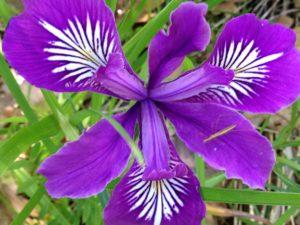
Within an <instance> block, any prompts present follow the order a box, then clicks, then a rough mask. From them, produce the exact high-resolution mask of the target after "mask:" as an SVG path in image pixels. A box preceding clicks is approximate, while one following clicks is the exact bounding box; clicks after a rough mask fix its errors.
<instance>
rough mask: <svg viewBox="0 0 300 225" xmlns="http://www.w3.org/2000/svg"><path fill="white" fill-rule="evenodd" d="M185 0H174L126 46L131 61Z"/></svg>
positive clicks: (125, 49) (126, 52)
mask: <svg viewBox="0 0 300 225" xmlns="http://www.w3.org/2000/svg"><path fill="white" fill-rule="evenodd" d="M181 2H184V0H172V1H171V2H170V3H169V4H168V5H167V6H166V7H165V8H164V9H163V10H162V11H160V12H159V13H158V14H157V16H156V17H155V18H153V19H152V20H150V21H149V22H148V23H147V24H146V25H145V26H144V27H143V28H142V29H141V30H140V31H139V32H138V33H136V34H135V35H134V36H133V37H132V38H131V39H130V40H129V41H128V42H127V43H126V44H125V46H124V51H125V54H126V56H127V59H128V60H129V62H131V63H132V62H133V61H134V60H135V59H137V58H138V56H139V54H140V53H141V52H142V51H143V50H144V49H145V47H146V46H147V45H148V43H149V42H150V40H151V39H152V38H153V37H154V35H155V34H156V33H157V32H158V31H159V30H160V29H161V28H162V27H163V25H164V24H165V23H166V22H167V21H168V20H169V16H170V13H171V12H172V11H173V10H174V9H176V8H177V6H179V4H180V3H181Z"/></svg>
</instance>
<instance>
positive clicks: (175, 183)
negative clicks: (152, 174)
mask: <svg viewBox="0 0 300 225" xmlns="http://www.w3.org/2000/svg"><path fill="white" fill-rule="evenodd" d="M143 172H144V169H143V168H137V169H136V170H135V171H134V172H133V173H132V174H130V175H129V177H130V178H131V179H130V181H129V182H128V183H127V185H129V187H130V189H129V190H128V192H127V193H125V195H124V196H125V198H126V199H127V201H128V203H129V205H130V209H129V211H130V212H131V211H134V210H140V213H139V215H138V218H139V219H142V218H143V219H144V220H146V221H151V220H152V221H153V225H160V224H161V223H162V220H163V218H165V219H167V220H171V219H172V216H173V215H174V214H177V213H179V210H180V207H183V206H184V202H183V201H182V199H181V198H180V196H179V194H184V195H187V194H188V190H187V189H186V187H185V184H187V183H188V181H187V177H182V178H172V179H162V180H157V181H144V180H142V176H143Z"/></svg>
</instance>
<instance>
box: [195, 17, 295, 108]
mask: <svg viewBox="0 0 300 225" xmlns="http://www.w3.org/2000/svg"><path fill="white" fill-rule="evenodd" d="M295 39H296V37H295V33H294V32H293V31H292V30H291V29H288V28H285V27H284V26H282V25H279V24H270V23H269V22H267V21H265V20H260V19H258V18H256V17H255V15H252V14H246V15H243V16H240V17H237V18H234V19H232V20H231V21H229V22H228V23H227V24H226V25H225V27H224V29H223V31H222V32H221V34H220V37H219V38H218V40H217V43H216V46H215V48H214V51H213V53H212V55H211V57H210V58H209V60H208V62H207V63H209V64H211V65H214V66H218V67H221V68H224V69H231V70H234V71H235V77H234V79H233V81H232V82H231V83H230V85H212V86H210V87H208V88H207V89H206V90H205V91H203V92H202V93H200V94H199V95H198V98H197V100H198V101H202V102H217V103H222V104H224V105H227V106H230V107H232V108H235V109H238V110H244V111H249V112H255V113H275V112H276V111H278V110H279V109H281V108H282V107H284V106H287V105H289V104H291V103H292V102H293V101H295V100H296V99H297V97H298V96H299V95H300V76H299V68H300V53H299V52H298V51H297V50H296V48H295ZM194 100H196V99H195V98H194Z"/></svg>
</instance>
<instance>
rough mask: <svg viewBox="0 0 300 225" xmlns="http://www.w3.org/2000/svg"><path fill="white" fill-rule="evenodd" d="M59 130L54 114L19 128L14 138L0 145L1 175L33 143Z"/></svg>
mask: <svg viewBox="0 0 300 225" xmlns="http://www.w3.org/2000/svg"><path fill="white" fill-rule="evenodd" d="M58 131H59V126H58V124H57V122H56V120H55V118H54V117H53V116H49V117H46V118H45V119H42V120H41V121H39V122H36V123H34V124H32V125H30V126H28V127H24V128H22V129H21V130H19V131H18V132H17V133H16V134H15V135H14V136H13V137H12V138H10V139H9V140H7V141H6V142H5V143H4V144H2V145H1V146H0V159H1V160H0V175H1V174H2V173H3V172H4V171H5V170H6V169H7V168H8V167H9V166H10V165H11V164H12V163H13V162H14V161H15V159H16V158H17V157H18V156H19V155H20V154H21V153H22V152H23V151H25V150H26V149H27V148H28V147H30V145H31V144H33V143H35V142H38V141H40V140H43V139H45V138H49V137H51V136H53V135H55V134H57V132H58Z"/></svg>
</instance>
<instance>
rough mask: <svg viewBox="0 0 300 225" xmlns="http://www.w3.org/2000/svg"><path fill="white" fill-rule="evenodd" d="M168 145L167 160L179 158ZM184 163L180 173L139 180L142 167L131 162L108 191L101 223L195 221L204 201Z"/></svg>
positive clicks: (182, 224) (188, 224) (192, 224)
mask: <svg viewBox="0 0 300 225" xmlns="http://www.w3.org/2000/svg"><path fill="white" fill-rule="evenodd" d="M170 148H171V153H173V152H174V154H172V155H173V156H174V158H171V162H172V163H177V162H179V161H180V160H179V158H178V156H177V154H176V152H175V149H174V146H173V144H172V143H170ZM180 162H181V161H180ZM185 167H186V169H187V171H188V172H187V174H186V175H184V176H176V177H172V178H170V179H162V180H157V181H147V180H143V173H144V168H141V167H140V166H138V165H137V164H136V163H135V164H134V165H133V166H132V168H131V169H130V171H129V172H128V173H127V174H126V176H125V177H124V178H123V179H122V180H121V182H120V183H119V184H118V185H117V186H116V188H115V190H114V191H113V193H112V197H111V199H110V201H109V203H108V205H107V207H106V208H105V211H104V220H105V224H106V225H129V224H130V225H142V224H143V225H171V224H172V225H199V224H200V223H201V220H202V219H203V218H204V216H205V204H204V202H203V201H202V199H201V196H200V193H199V182H198V180H197V178H196V177H195V176H194V175H193V172H192V171H191V170H190V169H188V167H187V166H186V165H185Z"/></svg>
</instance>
